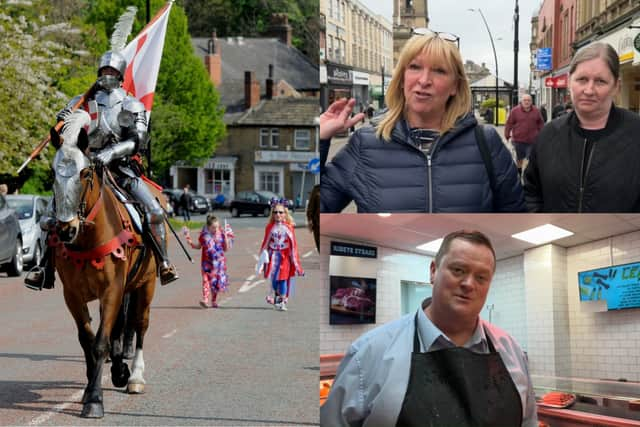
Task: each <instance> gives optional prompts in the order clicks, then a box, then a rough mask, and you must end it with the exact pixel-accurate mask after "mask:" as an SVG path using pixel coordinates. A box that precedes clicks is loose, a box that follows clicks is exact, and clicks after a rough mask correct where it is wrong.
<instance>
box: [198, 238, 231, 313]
mask: <svg viewBox="0 0 640 427" xmlns="http://www.w3.org/2000/svg"><path fill="white" fill-rule="evenodd" d="M198 242H199V243H200V245H201V246H202V264H201V267H202V268H201V271H202V298H203V300H204V301H206V302H208V301H209V298H210V297H211V295H212V294H213V300H214V302H215V295H216V294H217V293H218V292H222V291H224V290H226V289H227V286H228V285H229V278H228V276H227V258H226V257H225V255H224V252H225V251H226V250H227V249H228V247H229V244H230V239H229V238H228V236H225V233H224V232H223V231H222V230H217V231H216V232H215V233H213V234H212V233H211V232H209V230H208V229H207V227H206V226H204V227H203V228H202V231H201V232H200V237H198Z"/></svg>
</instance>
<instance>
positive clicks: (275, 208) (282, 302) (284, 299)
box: [259, 199, 304, 311]
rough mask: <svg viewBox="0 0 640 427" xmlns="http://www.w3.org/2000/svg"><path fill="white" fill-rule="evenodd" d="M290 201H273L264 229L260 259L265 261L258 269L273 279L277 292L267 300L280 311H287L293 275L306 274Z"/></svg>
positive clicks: (273, 288)
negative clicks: (289, 206) (301, 261)
mask: <svg viewBox="0 0 640 427" xmlns="http://www.w3.org/2000/svg"><path fill="white" fill-rule="evenodd" d="M287 204H288V203H287V199H272V200H271V216H270V217H269V222H268V223H267V225H266V227H265V230H264V239H262V245H260V253H261V255H260V261H259V264H262V265H260V267H259V270H262V271H264V277H265V278H269V279H270V280H271V288H272V291H273V293H274V295H273V296H270V295H269V296H267V302H268V303H269V304H274V308H275V309H277V310H281V311H286V310H287V303H288V301H289V295H290V291H291V288H292V287H293V278H294V276H296V275H298V276H304V270H303V269H302V265H301V264H300V256H299V254H298V243H297V241H296V233H295V230H294V227H295V223H294V222H293V218H292V217H291V214H290V213H289V209H288V208H287ZM261 261H264V264H263V263H262V262H261Z"/></svg>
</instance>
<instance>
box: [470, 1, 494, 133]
mask: <svg viewBox="0 0 640 427" xmlns="http://www.w3.org/2000/svg"><path fill="white" fill-rule="evenodd" d="M469 10H470V11H471V12H475V11H476V10H477V11H478V12H480V16H481V17H482V21H483V22H484V26H485V27H486V28H487V33H489V40H491V48H492V49H493V60H494V61H495V63H496V107H495V108H496V112H495V114H494V115H493V116H494V119H495V120H494V121H495V124H496V126H498V124H499V123H500V122H499V121H498V108H499V105H498V99H499V98H498V96H499V91H500V88H499V81H498V55H497V54H496V46H495V45H494V44H493V36H492V35H491V30H490V29H489V24H487V20H486V19H484V14H483V13H482V9H480V8H477V9H469Z"/></svg>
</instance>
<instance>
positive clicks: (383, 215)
mask: <svg viewBox="0 0 640 427" xmlns="http://www.w3.org/2000/svg"><path fill="white" fill-rule="evenodd" d="M378 216H381V217H382V218H386V217H388V216H391V214H390V213H379V214H378Z"/></svg>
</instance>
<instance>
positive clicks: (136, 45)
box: [120, 1, 173, 114]
mask: <svg viewBox="0 0 640 427" xmlns="http://www.w3.org/2000/svg"><path fill="white" fill-rule="evenodd" d="M172 4H173V1H170V2H168V3H167V4H166V5H164V7H163V8H162V9H160V11H158V13H157V14H156V16H154V17H153V19H152V20H151V21H150V22H149V23H148V24H147V26H146V27H144V29H143V30H142V31H141V32H140V34H138V36H137V37H136V38H135V39H133V40H131V41H130V42H129V44H128V45H127V46H126V47H125V48H124V49H123V50H122V51H121V52H120V53H122V55H123V56H124V58H125V59H126V60H127V70H126V71H125V73H124V83H123V84H122V87H123V88H124V90H125V91H127V92H128V93H130V94H132V95H133V96H134V97H136V98H137V99H138V100H139V101H140V102H142V103H143V104H144V107H145V109H146V110H147V114H149V113H150V112H151V106H152V105H153V96H154V95H155V91H156V82H157V81H158V71H159V70H160V60H161V59H162V48H163V47H164V36H165V34H166V33H167V23H168V22H169V11H170V10H171V5H172Z"/></svg>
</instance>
